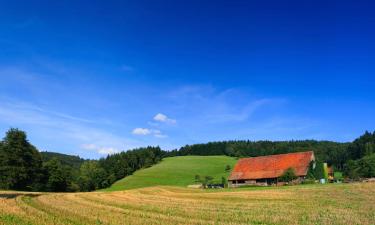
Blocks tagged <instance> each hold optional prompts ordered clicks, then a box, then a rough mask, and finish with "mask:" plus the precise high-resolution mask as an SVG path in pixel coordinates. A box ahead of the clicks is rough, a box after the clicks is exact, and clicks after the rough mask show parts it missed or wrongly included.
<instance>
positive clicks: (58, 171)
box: [43, 158, 70, 192]
mask: <svg viewBox="0 0 375 225" xmlns="http://www.w3.org/2000/svg"><path fill="white" fill-rule="evenodd" d="M43 169H44V172H45V175H46V176H45V180H46V183H45V187H44V189H45V190H46V191H56V192H62V191H67V190H68V187H69V182H70V177H69V170H67V169H68V168H64V167H63V165H62V164H61V162H60V161H59V160H58V159H57V158H52V159H51V160H49V161H47V162H45V163H43Z"/></svg>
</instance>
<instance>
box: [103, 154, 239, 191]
mask: <svg viewBox="0 0 375 225" xmlns="http://www.w3.org/2000/svg"><path fill="white" fill-rule="evenodd" d="M236 161H237V160H236V159H235V158H233V157H228V156H177V157H170V158H165V159H163V160H162V161H161V162H160V163H158V164H156V165H155V166H152V167H150V168H146V169H142V170H139V171H137V172H135V173H134V174H133V175H131V176H128V177H125V178H124V179H122V180H119V181H117V182H116V183H114V184H113V185H112V186H111V187H109V188H107V189H104V191H119V190H126V189H133V188H141V187H150V186H156V185H169V186H181V187H186V186H187V185H189V184H194V177H195V175H197V174H198V175H200V176H201V177H204V176H212V177H214V182H217V183H220V182H221V177H228V175H229V172H225V167H226V165H230V167H231V168H233V166H234V164H235V163H236Z"/></svg>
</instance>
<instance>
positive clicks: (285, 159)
mask: <svg viewBox="0 0 375 225" xmlns="http://www.w3.org/2000/svg"><path fill="white" fill-rule="evenodd" d="M312 161H315V156H314V152H312V151H308V152H297V153H288V154H280V155H269V156H260V157H251V158H243V159H240V160H238V162H237V164H236V165H235V166H234V168H233V171H232V173H231V174H230V176H229V179H228V181H229V186H230V187H237V186H243V185H259V186H267V185H277V184H278V178H279V177H280V176H282V175H283V174H284V172H285V171H286V170H287V169H288V168H292V169H293V170H294V172H295V175H296V176H297V177H298V178H297V179H296V180H295V181H294V182H301V181H302V180H303V179H304V178H305V176H306V175H307V172H308V169H309V166H310V162H312Z"/></svg>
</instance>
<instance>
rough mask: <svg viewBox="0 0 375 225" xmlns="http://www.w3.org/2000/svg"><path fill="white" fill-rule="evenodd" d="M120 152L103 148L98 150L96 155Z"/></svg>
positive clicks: (110, 148)
mask: <svg viewBox="0 0 375 225" xmlns="http://www.w3.org/2000/svg"><path fill="white" fill-rule="evenodd" d="M118 152H120V150H118V149H116V148H112V147H108V148H107V147H103V148H99V149H98V153H99V154H102V155H111V154H115V153H118Z"/></svg>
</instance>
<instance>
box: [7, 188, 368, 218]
mask: <svg viewBox="0 0 375 225" xmlns="http://www.w3.org/2000/svg"><path fill="white" fill-rule="evenodd" d="M0 224H7V225H8V224H17V225H22V224H30V225H32V224H42V225H44V224H48V225H50V224H90V225H91V224H375V183H358V184H339V185H335V184H332V185H306V186H305V185H300V186H292V187H282V188H247V189H229V190H228V189H226V190H192V189H186V188H176V187H151V188H144V189H135V190H128V191H120V192H109V193H103V192H94V193H69V194H52V193H51V194H47V193H26V192H9V191H3V192H0Z"/></svg>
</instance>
